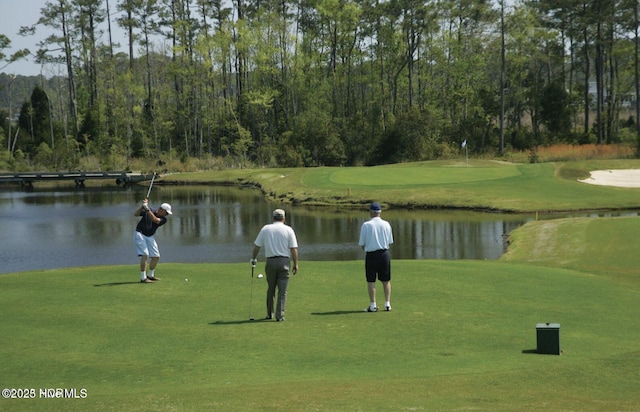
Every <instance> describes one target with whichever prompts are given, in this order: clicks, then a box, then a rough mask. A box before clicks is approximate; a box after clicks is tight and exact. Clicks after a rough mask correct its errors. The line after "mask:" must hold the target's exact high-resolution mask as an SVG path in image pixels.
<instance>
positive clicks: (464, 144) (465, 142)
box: [462, 139, 467, 148]
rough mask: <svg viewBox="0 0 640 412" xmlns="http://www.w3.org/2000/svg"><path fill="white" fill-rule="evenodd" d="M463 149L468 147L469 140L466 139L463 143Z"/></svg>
mask: <svg viewBox="0 0 640 412" xmlns="http://www.w3.org/2000/svg"><path fill="white" fill-rule="evenodd" d="M462 147H463V148H465V147H467V139H465V140H464V142H462Z"/></svg>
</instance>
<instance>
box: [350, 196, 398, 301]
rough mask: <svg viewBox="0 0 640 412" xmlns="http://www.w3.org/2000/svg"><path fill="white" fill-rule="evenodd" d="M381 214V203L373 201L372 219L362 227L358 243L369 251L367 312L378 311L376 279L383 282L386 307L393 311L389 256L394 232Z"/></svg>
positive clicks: (370, 210) (371, 208)
mask: <svg viewBox="0 0 640 412" xmlns="http://www.w3.org/2000/svg"><path fill="white" fill-rule="evenodd" d="M381 214H382V207H381V206H380V204H379V203H372V204H371V206H370V207H369V216H370V219H369V220H367V221H366V222H364V223H363V224H362V227H361V228H360V240H359V241H358V245H359V246H362V248H363V249H364V251H365V252H366V253H367V254H366V257H365V272H366V278H367V287H368V290H369V302H370V303H369V307H367V308H366V309H365V312H377V311H378V305H377V304H376V279H377V280H380V282H382V286H383V288H384V298H385V303H384V308H385V310H386V311H391V258H390V257H389V246H390V245H391V244H392V243H393V233H392V231H391V225H390V224H389V222H387V221H386V220H383V219H382V218H381V217H380V215H381Z"/></svg>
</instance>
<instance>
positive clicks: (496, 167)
mask: <svg viewBox="0 0 640 412" xmlns="http://www.w3.org/2000/svg"><path fill="white" fill-rule="evenodd" d="M520 175H521V171H520V170H519V168H518V166H517V165H513V164H512V165H505V164H504V163H498V162H494V163H493V164H491V163H483V164H482V166H481V167H478V166H476V167H473V170H472V171H470V170H468V169H467V168H466V167H465V166H461V165H459V164H451V165H448V166H444V167H433V166H432V165H430V166H426V165H425V164H423V163H417V164H412V165H411V166H405V167H399V166H397V165H394V166H374V167H354V168H319V169H310V170H309V171H308V172H307V173H305V175H304V178H303V183H304V184H305V185H306V186H309V187H336V186H342V187H363V186H373V187H377V188H383V187H385V186H387V187H394V188H397V187H411V186H423V185H427V186H428V185H447V184H456V183H471V182H479V181H495V180H500V179H507V178H511V177H515V176H520Z"/></svg>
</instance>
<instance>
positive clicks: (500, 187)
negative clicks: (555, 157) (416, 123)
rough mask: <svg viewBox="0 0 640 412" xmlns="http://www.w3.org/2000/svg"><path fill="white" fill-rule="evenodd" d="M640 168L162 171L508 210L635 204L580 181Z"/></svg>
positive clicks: (293, 195)
mask: <svg viewBox="0 0 640 412" xmlns="http://www.w3.org/2000/svg"><path fill="white" fill-rule="evenodd" d="M607 169H640V160H638V159H630V160H593V161H575V162H560V163H538V164H516V163H506V162H497V161H483V160H473V161H470V162H469V165H468V166H467V164H466V162H464V161H433V162H419V163H407V164H396V165H386V166H375V167H349V168H339V167H320V168H306V169H242V170H224V171H210V172H201V173H184V174H175V175H169V176H164V177H163V178H162V179H160V180H161V182H163V183H189V182H230V183H234V184H238V183H244V184H256V185H259V186H260V187H261V188H262V190H263V191H264V192H265V194H266V195H267V196H268V197H270V198H272V199H274V200H278V201H284V202H291V203H306V204H328V205H348V206H352V205H361V204H363V203H368V202H370V201H371V200H377V201H380V202H382V203H385V204H386V205H388V206H391V207H401V208H405V207H434V208H435V207H458V208H474V209H493V210H502V211H514V212H535V211H539V212H547V211H575V210H586V209H610V208H638V207H640V198H639V197H638V190H637V189H624V188H615V187H605V186H594V185H589V184H586V183H581V182H578V179H585V178H588V177H589V171H591V170H607Z"/></svg>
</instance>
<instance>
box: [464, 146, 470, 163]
mask: <svg viewBox="0 0 640 412" xmlns="http://www.w3.org/2000/svg"><path fill="white" fill-rule="evenodd" d="M467 146H468V145H464V152H465V154H466V155H467V167H469V149H468V148H467Z"/></svg>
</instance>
